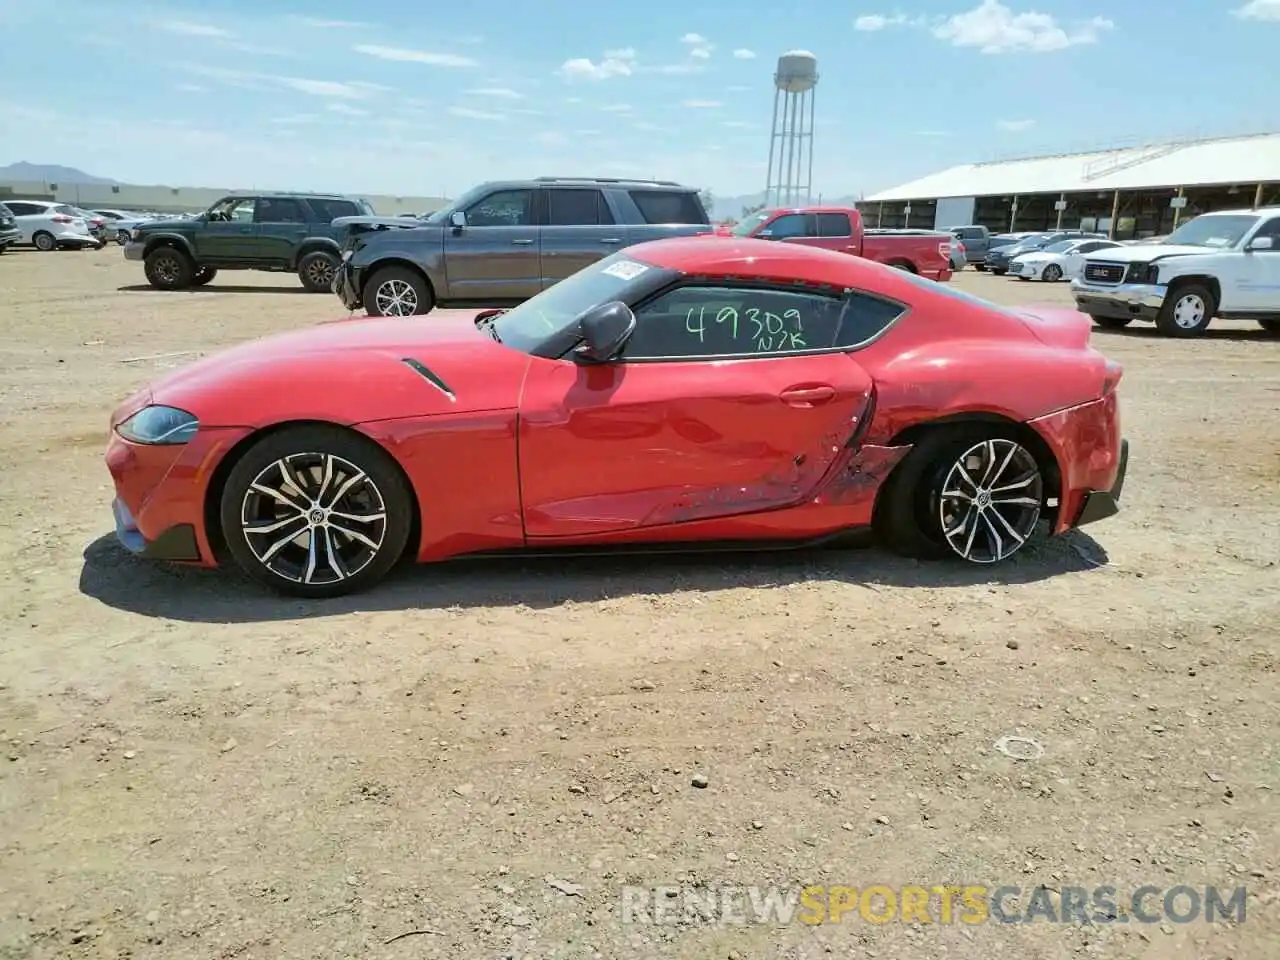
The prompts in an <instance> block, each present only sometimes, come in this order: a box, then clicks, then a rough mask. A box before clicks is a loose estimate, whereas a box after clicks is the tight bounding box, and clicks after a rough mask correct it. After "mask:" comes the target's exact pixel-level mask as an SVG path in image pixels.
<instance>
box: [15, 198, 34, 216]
mask: <svg viewBox="0 0 1280 960" xmlns="http://www.w3.org/2000/svg"><path fill="white" fill-rule="evenodd" d="M9 210H10V211H11V212H12V213H13V215H14V216H15V217H29V216H31V215H32V214H33V213H39V212H40V210H39V208H37V207H36V205H35V204H34V203H22V202H20V201H17V200H14V201H13V202H12V203H11V205H10V206H9Z"/></svg>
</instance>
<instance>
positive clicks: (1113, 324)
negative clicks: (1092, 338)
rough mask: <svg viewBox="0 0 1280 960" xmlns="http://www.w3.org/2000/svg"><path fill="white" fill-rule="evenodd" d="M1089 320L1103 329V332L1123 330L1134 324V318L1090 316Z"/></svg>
mask: <svg viewBox="0 0 1280 960" xmlns="http://www.w3.org/2000/svg"><path fill="white" fill-rule="evenodd" d="M1089 319H1090V320H1092V321H1093V323H1094V326H1097V327H1101V328H1102V329H1103V330H1123V329H1124V328H1125V327H1127V326H1128V325H1129V324H1131V323H1133V317H1099V316H1095V315H1094V314H1089Z"/></svg>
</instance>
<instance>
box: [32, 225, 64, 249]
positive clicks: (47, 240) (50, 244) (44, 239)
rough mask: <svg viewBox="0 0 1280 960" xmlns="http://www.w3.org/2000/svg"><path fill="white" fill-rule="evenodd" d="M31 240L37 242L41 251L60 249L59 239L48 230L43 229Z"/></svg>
mask: <svg viewBox="0 0 1280 960" xmlns="http://www.w3.org/2000/svg"><path fill="white" fill-rule="evenodd" d="M31 242H32V243H33V244H35V247H36V249H37V250H39V251H40V252H41V253H49V252H50V251H52V250H56V249H58V241H57V239H56V238H55V237H54V235H53V234H52V233H49V232H48V231H47V230H41V231H40V232H39V233H37V234H36V235H35V236H34V237H32V238H31Z"/></svg>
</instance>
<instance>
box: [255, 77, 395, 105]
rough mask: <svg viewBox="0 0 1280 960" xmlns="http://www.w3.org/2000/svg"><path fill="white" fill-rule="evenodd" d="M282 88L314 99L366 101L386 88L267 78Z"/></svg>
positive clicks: (362, 84) (298, 78)
mask: <svg viewBox="0 0 1280 960" xmlns="http://www.w3.org/2000/svg"><path fill="white" fill-rule="evenodd" d="M264 79H269V80H274V81H275V82H277V83H279V84H280V85H281V86H285V87H288V88H289V89H290V90H296V91H297V92H298V93H306V94H309V95H311V96H313V97H331V98H334V99H338V100H364V99H367V98H368V97H370V96H372V95H373V94H374V93H377V92H379V91H385V90H386V89H387V88H386V87H380V86H378V85H377V84H376V83H355V82H353V83H338V82H337V81H335V80H307V79H305V78H302V77H266V78H264Z"/></svg>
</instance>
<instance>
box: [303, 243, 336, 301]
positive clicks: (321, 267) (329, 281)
mask: <svg viewBox="0 0 1280 960" xmlns="http://www.w3.org/2000/svg"><path fill="white" fill-rule="evenodd" d="M337 270H338V258H337V257H335V256H334V255H333V254H332V253H329V252H328V251H327V250H316V251H313V252H312V253H308V254H307V255H306V256H305V257H303V258H302V260H301V261H299V263H298V279H299V280H301V281H302V285H303V286H304V287H305V288H306V289H307V291H308V292H309V293H330V292H332V290H333V276H334V274H335V273H337Z"/></svg>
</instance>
